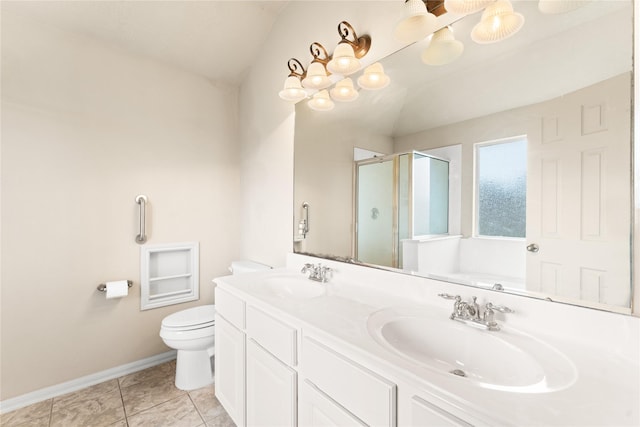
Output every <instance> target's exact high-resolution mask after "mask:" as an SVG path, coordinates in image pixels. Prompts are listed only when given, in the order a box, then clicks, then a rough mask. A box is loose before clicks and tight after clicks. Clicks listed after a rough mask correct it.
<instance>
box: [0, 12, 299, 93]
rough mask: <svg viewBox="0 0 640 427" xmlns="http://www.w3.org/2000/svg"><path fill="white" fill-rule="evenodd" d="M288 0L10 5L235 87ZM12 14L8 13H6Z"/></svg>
mask: <svg viewBox="0 0 640 427" xmlns="http://www.w3.org/2000/svg"><path fill="white" fill-rule="evenodd" d="M287 3H288V1H182V0H181V1H7V0H3V1H2V2H0V4H1V6H0V7H1V8H2V11H1V12H2V15H1V16H2V19H7V18H8V16H10V14H12V13H16V14H20V15H23V16H27V17H30V18H33V19H35V20H37V21H39V22H42V23H43V24H46V25H51V26H54V27H57V28H60V29H62V30H65V31H70V32H74V33H79V34H83V35H86V36H88V37H93V38H95V39H98V40H101V41H103V42H105V43H108V44H111V45H114V46H116V47H119V48H121V49H124V50H126V51H129V52H131V53H134V54H137V55H142V56H146V57H150V58H153V59H156V60H159V61H162V62H166V63H169V64H172V65H174V66H176V67H179V68H182V69H185V70H187V71H190V72H193V73H196V74H199V75H202V76H204V77H207V78H209V79H211V80H213V81H218V82H223V83H228V84H233V85H237V84H239V83H240V82H241V81H242V77H243V75H244V73H245V72H246V71H247V70H248V69H249V68H250V66H251V65H252V59H253V57H254V56H255V55H256V54H257V53H258V51H259V49H261V47H262V43H263V42H264V40H265V39H266V38H267V35H268V34H269V32H270V31H271V28H272V26H273V24H274V22H275V21H276V19H277V17H278V14H279V13H280V12H281V11H282V9H283V8H284V7H285V6H286V4H287ZM7 12H8V14H7Z"/></svg>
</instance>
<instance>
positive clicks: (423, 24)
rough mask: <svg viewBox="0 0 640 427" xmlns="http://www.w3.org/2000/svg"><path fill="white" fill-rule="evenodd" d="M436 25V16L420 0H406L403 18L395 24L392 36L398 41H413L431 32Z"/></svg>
mask: <svg viewBox="0 0 640 427" xmlns="http://www.w3.org/2000/svg"><path fill="white" fill-rule="evenodd" d="M436 26H437V21H436V16H435V15H434V14H433V13H430V12H429V11H428V10H427V6H426V5H425V3H424V2H423V1H422V0H407V1H406V2H405V4H404V12H403V18H402V20H401V21H400V22H398V23H397V24H396V26H395V28H394V30H393V36H394V38H395V39H396V40H398V41H400V42H403V43H413V42H417V41H418V40H422V39H424V38H425V37H427V36H428V35H429V34H431V33H433V32H434V31H435V29H436Z"/></svg>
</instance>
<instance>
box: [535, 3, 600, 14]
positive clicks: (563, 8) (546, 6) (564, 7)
mask: <svg viewBox="0 0 640 427" xmlns="http://www.w3.org/2000/svg"><path fill="white" fill-rule="evenodd" d="M589 1H590V0H540V1H539V2H538V9H539V10H540V12H542V13H546V14H557V13H566V12H571V11H572V10H575V9H578V8H579V7H582V6H584V5H585V4H587V3H589Z"/></svg>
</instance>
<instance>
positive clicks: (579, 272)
mask: <svg viewBox="0 0 640 427" xmlns="http://www.w3.org/2000/svg"><path fill="white" fill-rule="evenodd" d="M629 78H630V76H629V75H624V76H622V77H616V78H614V79H610V80H607V81H606V82H603V83H599V84H598V85H594V86H591V87H589V88H586V89H582V90H580V91H578V92H575V93H572V94H569V95H566V96H564V97H562V98H558V99H557V100H554V101H551V102H547V103H545V107H544V112H542V113H541V120H540V121H539V122H538V126H534V127H533V128H532V129H531V130H530V132H529V134H528V147H529V153H528V154H529V155H528V159H529V160H528V173H527V244H528V245H531V244H535V245H536V246H537V249H538V251H537V252H535V251H530V252H528V254H527V288H528V289H529V290H532V291H536V292H542V293H545V294H550V295H552V296H553V295H557V296H560V297H564V298H570V299H580V300H584V301H590V302H593V303H594V305H598V304H610V305H618V306H629V298H630V286H626V287H621V286H619V284H620V283H629V284H630V244H629V238H630V221H631V217H630V213H631V206H630V202H629V200H630V198H629V195H630V194H631V176H630V171H631V164H630V158H631V156H630V147H631V137H630V132H629V129H630V94H629ZM531 249H534V250H535V248H531ZM613 284H615V286H614V285H613ZM621 288H624V290H616V289H621Z"/></svg>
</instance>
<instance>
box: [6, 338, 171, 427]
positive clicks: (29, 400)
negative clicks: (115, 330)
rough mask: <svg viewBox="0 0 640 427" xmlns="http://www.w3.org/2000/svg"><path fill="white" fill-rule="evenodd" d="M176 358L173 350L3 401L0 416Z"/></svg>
mask: <svg viewBox="0 0 640 427" xmlns="http://www.w3.org/2000/svg"><path fill="white" fill-rule="evenodd" d="M175 358H176V350H171V351H167V352H166V353H161V354H157V355H155V356H151V357H147V358H145V359H141V360H137V361H135V362H131V363H127V364H126V365H120V366H116V367H115V368H111V369H107V370H106V371H101V372H96V373H95V374H91V375H87V376H85V377H80V378H77V379H75V380H71V381H67V382H64V383H61V384H56V385H53V386H50V387H45V388H41V389H40V390H36V391H32V392H31V393H27V394H23V395H22V396H18V397H13V398H11V399H6V400H2V401H0V414H6V413H7V412H11V411H15V410H16V409H20V408H24V407H25V406H29V405H32V404H34V403H38V402H42V401H44V400H47V399H51V398H53V397H58V396H62V395H63V394H67V393H71V392H73V391H76V390H81V389H83V388H86V387H89V386H92V385H95V384H99V383H101V382H104V381H108V380H112V379H114V378H119V377H121V376H123V375H127V374H131V373H133V372H137V371H141V370H143V369H147V368H150V367H152V366H156V365H160V364H161V363H165V362H168V361H170V360H173V359H175Z"/></svg>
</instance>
